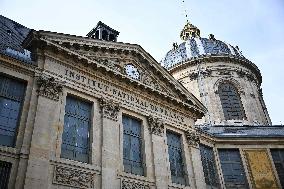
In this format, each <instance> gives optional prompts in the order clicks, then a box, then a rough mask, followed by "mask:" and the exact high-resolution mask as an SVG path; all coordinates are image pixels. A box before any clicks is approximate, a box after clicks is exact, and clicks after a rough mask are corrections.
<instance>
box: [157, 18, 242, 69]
mask: <svg viewBox="0 0 284 189" xmlns="http://www.w3.org/2000/svg"><path fill="white" fill-rule="evenodd" d="M180 37H181V39H182V40H184V42H183V43H181V44H180V45H177V43H174V44H173V49H172V50H170V51H169V52H168V53H167V54H166V56H165V57H164V58H163V59H162V61H161V62H160V63H161V65H162V66H163V67H164V68H166V69H170V68H172V67H174V66H175V65H178V64H181V63H182V62H184V61H187V60H190V59H192V58H197V57H200V56H210V55H212V56H214V55H215V56H235V57H238V58H244V57H243V55H242V54H241V52H240V51H239V49H238V47H233V46H231V45H230V44H227V43H225V42H223V41H220V40H216V39H215V38H214V35H212V34H210V35H209V39H208V38H201V37H200V31H199V29H198V28H197V27H195V26H193V25H192V24H190V23H189V22H187V23H186V25H185V27H184V29H183V30H182V31H181V35H180Z"/></svg>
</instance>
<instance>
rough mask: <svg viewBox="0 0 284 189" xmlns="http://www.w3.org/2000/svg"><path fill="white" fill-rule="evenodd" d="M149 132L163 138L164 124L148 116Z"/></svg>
mask: <svg viewBox="0 0 284 189" xmlns="http://www.w3.org/2000/svg"><path fill="white" fill-rule="evenodd" d="M147 119H148V124H149V131H150V133H151V134H155V135H159V136H163V133H164V123H163V121H162V120H161V119H158V118H154V117H153V116H151V115H150V116H148V118H147Z"/></svg>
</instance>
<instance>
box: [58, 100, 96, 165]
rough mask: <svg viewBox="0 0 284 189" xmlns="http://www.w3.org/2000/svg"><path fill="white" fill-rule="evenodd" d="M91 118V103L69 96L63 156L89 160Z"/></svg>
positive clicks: (66, 108) (63, 139) (63, 137)
mask: <svg viewBox="0 0 284 189" xmlns="http://www.w3.org/2000/svg"><path fill="white" fill-rule="evenodd" d="M90 119H91V105H90V104H88V103H86V102H83V101H80V100H78V99H75V98H73V97H69V96H68V97H67V99H66V106H65V117H64V129H63V134H62V146H61V157H63V158H67V159H73V160H77V161H81V162H88V161H89V128H90Z"/></svg>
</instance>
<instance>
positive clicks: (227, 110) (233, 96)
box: [219, 83, 245, 120]
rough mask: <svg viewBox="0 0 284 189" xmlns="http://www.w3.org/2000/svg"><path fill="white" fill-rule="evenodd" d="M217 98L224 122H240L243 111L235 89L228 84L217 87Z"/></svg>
mask: <svg viewBox="0 0 284 189" xmlns="http://www.w3.org/2000/svg"><path fill="white" fill-rule="evenodd" d="M219 96H220V100H221V104H222V108H223V112H224V116H225V119H226V120H236V119H238V120H242V119H243V118H244V117H245V115H244V110H243V107H242V103H241V99H240V97H239V94H238V92H237V90H236V88H235V87H234V86H233V85H231V84H230V83H223V84H221V85H219Z"/></svg>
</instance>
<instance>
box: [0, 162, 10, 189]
mask: <svg viewBox="0 0 284 189" xmlns="http://www.w3.org/2000/svg"><path fill="white" fill-rule="evenodd" d="M11 167H12V164H11V163H8V162H5V161H0V188H1V189H7V188H8V182H9V177H10V171H11Z"/></svg>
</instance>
